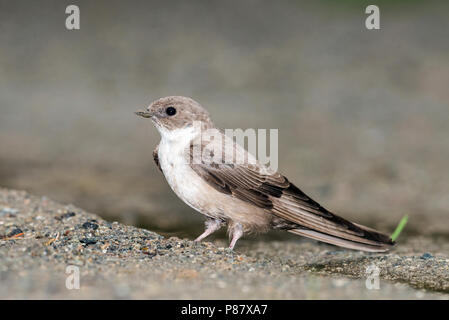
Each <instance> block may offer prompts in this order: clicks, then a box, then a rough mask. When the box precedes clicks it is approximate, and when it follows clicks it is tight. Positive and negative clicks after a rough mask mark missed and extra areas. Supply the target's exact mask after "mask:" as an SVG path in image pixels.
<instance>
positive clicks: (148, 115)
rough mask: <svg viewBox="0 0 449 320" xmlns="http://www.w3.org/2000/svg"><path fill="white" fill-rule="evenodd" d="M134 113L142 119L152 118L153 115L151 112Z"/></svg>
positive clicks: (140, 111) (139, 111)
mask: <svg viewBox="0 0 449 320" xmlns="http://www.w3.org/2000/svg"><path fill="white" fill-rule="evenodd" d="M134 113H135V114H137V115H138V116H141V117H144V118H151V116H152V115H153V114H152V113H151V112H149V111H144V110H138V111H136V112H134Z"/></svg>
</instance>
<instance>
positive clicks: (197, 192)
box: [156, 124, 223, 218]
mask: <svg viewBox="0 0 449 320" xmlns="http://www.w3.org/2000/svg"><path fill="white" fill-rule="evenodd" d="M156 128H157V129H158V130H159V133H160V134H161V141H160V143H159V151H158V156H159V163H160V166H161V169H162V172H163V173H164V176H165V178H166V179H167V182H168V184H169V185H170V187H171V188H172V190H173V191H174V192H175V193H176V195H177V196H178V197H179V198H180V199H181V200H183V201H184V202H185V203H186V204H188V205H189V206H190V207H192V208H193V209H195V210H197V211H199V212H201V213H202V214H205V215H207V216H210V217H213V218H222V217H223V210H222V208H220V207H219V206H218V207H217V206H211V205H210V204H212V203H211V199H210V195H209V197H208V193H207V191H209V188H210V187H209V186H208V185H207V184H206V183H205V182H204V181H203V179H201V178H200V177H199V176H198V175H197V174H196V172H195V171H193V170H192V168H191V167H190V163H189V158H188V157H187V156H186V155H187V153H186V150H189V148H190V143H191V141H192V140H193V139H194V138H195V137H197V136H198V135H199V134H200V132H199V131H195V130H197V129H196V128H195V127H194V126H190V127H187V128H182V129H175V130H167V129H165V128H163V127H160V126H158V125H157V124H156Z"/></svg>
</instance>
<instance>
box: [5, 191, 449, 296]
mask: <svg viewBox="0 0 449 320" xmlns="http://www.w3.org/2000/svg"><path fill="white" fill-rule="evenodd" d="M0 239H1V240H0V283H1V285H0V298H2V299H19V298H20V299H23V298H25V299H32V298H34V299H48V298H50V299H74V298H77V299H90V298H97V299H129V298H131V299H146V298H149V299H170V298H172V299H189V298H190V299H448V298H449V294H448V293H449V256H448V254H447V252H449V251H448V249H449V244H448V242H447V241H445V239H429V238H425V237H412V238H409V239H407V240H406V241H403V242H401V243H400V244H399V245H398V247H397V248H396V249H394V250H393V251H392V252H391V253H388V254H366V253H360V252H356V251H347V250H342V249H339V248H336V247H333V246H328V245H324V244H317V243H315V242H311V241H307V240H302V239H297V238H295V239H292V240H285V241H269V242H267V241H262V240H251V239H249V240H243V241H241V242H240V243H239V245H238V246H237V249H236V251H234V252H232V251H229V250H228V249H226V248H225V247H224V246H225V242H224V241H223V240H215V241H214V242H213V243H210V242H204V243H201V244H196V243H193V242H192V241H190V240H186V239H179V238H175V237H171V238H164V237H163V236H161V235H159V234H157V233H154V232H151V231H148V230H144V229H139V228H135V227H132V226H127V225H123V224H119V223H117V222H112V223H111V222H108V221H105V220H103V219H101V218H99V216H97V215H94V214H90V213H86V212H84V211H83V210H81V209H79V208H76V207H75V206H73V205H61V204H58V203H55V202H53V201H51V200H49V199H47V198H46V197H35V196H31V195H29V194H27V193H26V192H23V191H13V190H8V189H0ZM370 265H375V266H377V267H378V268H379V271H380V282H379V287H380V288H379V289H378V290H369V289H367V288H366V285H365V282H366V279H367V275H366V268H367V267H368V266H370ZM67 266H76V267H78V268H79V272H80V289H79V290H77V289H73V290H69V289H67V287H66V279H67V277H68V276H69V275H70V274H66V268H67Z"/></svg>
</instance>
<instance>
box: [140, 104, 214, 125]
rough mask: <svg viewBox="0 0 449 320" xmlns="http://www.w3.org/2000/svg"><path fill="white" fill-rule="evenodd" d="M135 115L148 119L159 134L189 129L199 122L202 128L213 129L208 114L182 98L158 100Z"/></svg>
mask: <svg viewBox="0 0 449 320" xmlns="http://www.w3.org/2000/svg"><path fill="white" fill-rule="evenodd" d="M136 114H137V115H139V116H141V117H144V118H150V119H151V120H152V121H153V123H154V125H155V126H156V128H157V129H158V130H159V132H161V133H162V131H166V130H168V131H172V130H176V129H183V128H187V127H191V126H193V124H194V122H196V121H197V122H201V126H202V127H205V128H211V127H213V124H212V121H211V119H210V117H209V113H208V112H207V111H206V110H205V109H204V108H203V107H202V106H201V105H200V104H199V103H198V102H196V101H195V100H193V99H191V98H187V97H182V96H171V97H165V98H161V99H158V100H156V101H153V102H152V103H151V104H150V105H149V106H148V108H147V109H146V110H144V111H142V110H139V111H137V112H136Z"/></svg>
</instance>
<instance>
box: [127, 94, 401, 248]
mask: <svg viewBox="0 0 449 320" xmlns="http://www.w3.org/2000/svg"><path fill="white" fill-rule="evenodd" d="M135 113H136V114H137V115H138V116H141V117H143V118H147V119H151V121H152V123H153V124H154V125H155V127H156V129H157V130H158V132H159V134H160V137H161V139H160V141H159V143H158V145H157V146H156V148H155V149H154V151H153V158H154V161H155V163H156V165H157V167H158V168H159V170H160V171H162V173H163V175H164V176H165V179H166V180H167V182H168V184H169V186H170V187H171V189H172V190H173V191H174V193H175V194H176V195H177V196H178V197H179V198H180V199H181V200H182V201H183V202H184V203H186V204H187V205H188V206H190V207H191V208H193V209H194V210H196V211H198V212H199V213H201V214H203V215H204V216H205V217H206V219H205V229H204V232H203V233H202V234H201V235H200V236H198V237H197V238H196V239H195V241H196V242H199V241H202V240H203V239H204V238H206V237H207V236H209V235H211V234H212V233H214V232H216V231H217V230H219V229H220V228H222V227H224V226H227V232H228V235H229V240H230V242H229V249H231V250H233V249H234V247H235V245H236V243H237V241H238V240H239V239H240V238H241V237H242V236H244V235H248V234H259V233H265V232H268V231H269V230H272V229H274V230H285V231H287V232H290V233H293V234H296V235H300V236H304V237H307V238H311V239H314V240H317V241H320V242H325V243H328V244H332V245H336V246H339V247H343V248H347V249H354V250H360V251H366V252H385V251H388V250H389V249H391V248H392V247H393V246H394V245H395V242H394V241H393V240H392V239H391V237H390V236H388V235H386V234H384V233H382V232H379V231H376V230H374V229H371V228H368V227H365V226H363V225H360V224H357V223H354V222H351V221H349V220H346V219H344V218H342V217H340V216H338V215H336V214H335V213H333V212H331V211H329V210H327V209H326V208H324V207H323V206H321V205H320V204H319V203H318V202H316V201H315V200H313V199H312V198H310V197H309V196H308V195H306V194H305V193H304V192H303V191H302V190H301V189H299V188H298V187H297V186H296V185H294V184H293V183H292V182H290V180H288V179H287V177H285V176H284V175H283V174H281V173H279V172H278V171H275V170H273V169H272V168H270V167H268V166H266V165H264V164H261V163H260V162H259V161H258V160H257V159H256V158H255V156H254V155H252V154H251V153H249V152H248V151H247V150H246V149H245V148H244V146H241V145H240V144H238V143H235V142H234V141H233V140H232V139H231V138H230V137H228V136H227V135H225V134H224V133H223V131H222V130H220V129H218V128H216V127H215V125H214V123H213V122H212V120H211V117H210V115H209V113H208V112H207V111H206V109H205V108H203V107H202V106H201V105H200V104H199V103H198V102H197V101H195V100H193V99H192V98H189V97H184V96H168V97H163V98H160V99H158V100H155V101H153V102H152V103H151V104H150V105H149V106H148V107H147V108H146V109H144V110H139V111H136V112H135ZM205 132H208V134H209V135H210V132H213V135H214V138H213V139H211V138H210V137H205V136H206V134H205ZM223 141H225V143H223ZM216 150H219V151H218V152H219V153H220V152H221V158H220V157H217V155H216V154H214V153H217V151H216ZM228 155H232V156H231V157H228ZM223 157H224V158H225V159H226V160H227V161H223ZM239 157H240V158H239ZM238 159H240V160H241V159H247V160H248V161H236V160H238Z"/></svg>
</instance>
